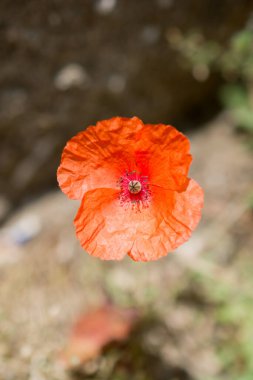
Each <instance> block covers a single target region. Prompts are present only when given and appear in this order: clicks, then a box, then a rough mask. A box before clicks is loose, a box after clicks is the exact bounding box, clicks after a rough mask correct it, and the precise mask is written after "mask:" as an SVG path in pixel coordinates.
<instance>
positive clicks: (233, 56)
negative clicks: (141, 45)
mask: <svg viewBox="0 0 253 380" xmlns="http://www.w3.org/2000/svg"><path fill="white" fill-rule="evenodd" d="M167 37H168V41H169V43H170V45H171V46H172V47H173V48H174V49H175V50H177V51H178V52H179V53H180V56H181V57H182V58H183V59H182V64H183V65H184V66H185V67H186V68H188V69H189V70H191V71H192V74H193V76H194V77H195V79H196V80H199V81H205V80H207V78H208V77H209V75H210V73H211V72H216V73H218V74H219V75H220V76H221V77H222V78H223V80H224V86H223V87H222V88H221V94H220V99H221V101H222V104H223V105H224V107H225V109H227V110H229V111H230V113H231V114H232V116H233V118H234V120H235V122H236V124H237V126H238V127H240V128H242V129H243V130H245V131H247V132H248V133H249V134H250V135H251V137H252V139H253V110H252V109H253V107H252V106H253V30H252V29H251V28H250V27H245V29H243V30H241V31H239V32H238V33H236V34H235V35H233V36H232V38H231V39H230V41H229V42H228V44H227V46H222V45H220V44H219V43H217V42H216V41H209V40H207V39H205V38H204V36H203V35H202V34H201V33H200V32H191V33H188V34H187V35H183V34H182V33H181V32H180V31H179V30H177V29H176V30H169V31H168V35H167ZM251 142H252V141H251Z"/></svg>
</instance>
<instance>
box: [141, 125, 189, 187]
mask: <svg viewBox="0 0 253 380" xmlns="http://www.w3.org/2000/svg"><path fill="white" fill-rule="evenodd" d="M137 139H138V141H139V142H138V143H137V154H141V155H142V156H143V155H144V153H145V152H148V155H149V157H150V159H149V160H148V161H149V162H148V166H149V168H148V171H149V175H150V181H151V183H152V184H154V185H157V186H162V187H163V188H166V189H169V190H174V191H184V190H185V189H186V188H187V186H188V183H189V179H188V178H187V175H188V171H189V167H190V164H191V161H192V156H191V154H190V141H189V139H188V138H187V137H186V136H184V135H183V134H182V133H181V132H179V131H178V130H177V129H176V128H174V127H172V126H171V125H164V124H154V125H153V124H146V125H145V126H144V128H143V129H142V130H141V131H140V132H139V133H138V134H137ZM138 151H139V152H138Z"/></svg>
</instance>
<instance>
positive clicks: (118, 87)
mask: <svg viewBox="0 0 253 380" xmlns="http://www.w3.org/2000/svg"><path fill="white" fill-rule="evenodd" d="M107 86H108V89H109V90H110V91H111V92H113V93H115V94H120V93H121V92H122V91H123V90H124V88H125V86H126V80H125V78H124V77H123V76H122V75H119V74H113V75H111V76H110V77H109V79H108V84H107Z"/></svg>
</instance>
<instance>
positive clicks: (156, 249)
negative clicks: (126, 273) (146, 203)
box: [129, 180, 204, 261]
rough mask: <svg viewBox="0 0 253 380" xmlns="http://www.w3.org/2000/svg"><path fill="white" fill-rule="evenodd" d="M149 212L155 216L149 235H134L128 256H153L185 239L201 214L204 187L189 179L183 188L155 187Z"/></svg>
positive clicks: (164, 252) (164, 253)
mask: <svg viewBox="0 0 253 380" xmlns="http://www.w3.org/2000/svg"><path fill="white" fill-rule="evenodd" d="M153 197H154V199H153V206H152V208H151V210H150V212H153V214H154V217H155V225H154V228H153V232H152V233H151V234H150V235H149V236H145V235H142V234H141V230H139V233H138V234H137V235H136V239H135V241H134V244H133V247H132V249H131V252H129V256H130V257H131V258H132V259H133V260H135V261H150V260H156V259H158V258H160V257H162V256H165V255H167V253H168V252H171V251H173V250H174V249H176V248H177V247H178V246H180V245H181V244H183V243H184V242H185V241H187V240H188V239H189V238H190V236H191V234H192V231H193V230H194V229H195V228H196V226H197V224H198V223H199V220H200V218H201V209H202V207H203V197H204V195H203V190H202V189H201V187H200V186H199V185H198V184H197V183H196V182H195V181H194V180H190V182H189V184H188V187H187V189H186V190H185V191H184V192H180V193H179V192H170V191H167V190H164V189H158V190H157V191H156V192H155V194H153Z"/></svg>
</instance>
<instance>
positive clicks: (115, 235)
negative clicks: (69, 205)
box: [57, 117, 203, 261]
mask: <svg viewBox="0 0 253 380" xmlns="http://www.w3.org/2000/svg"><path fill="white" fill-rule="evenodd" d="M189 150H190V143H189V140H188V139H187V138H186V137H185V136H184V135H183V134H182V133H180V132H178V131H177V130H176V129H175V128H174V127H172V126H169V125H163V124H156V125H151V124H143V122H142V121H141V120H140V119H138V118H137V117H133V118H122V117H114V118H112V119H109V120H103V121H100V122H98V123H97V124H96V126H90V127H88V128H87V129H86V130H85V131H83V132H80V133H78V134H77V135H76V136H75V137H73V138H72V139H71V140H70V141H68V143H67V145H66V146H65V148H64V150H63V154H62V159H61V164H60V166H59V168H58V172H57V177H58V182H59V185H60V187H61V189H62V191H63V192H64V193H65V194H66V195H67V196H68V197H69V198H71V199H80V200H82V202H81V206H80V208H79V210H78V212H77V215H76V217H75V220H74V224H75V227H76V234H77V237H78V239H79V240H80V243H81V245H82V247H83V248H84V249H85V250H86V251H87V252H88V253H89V254H90V255H93V256H96V257H99V258H100V259H104V260H120V259H122V258H123V257H124V256H125V255H126V254H128V255H129V256H130V257H131V258H132V259H133V260H135V261H150V260H156V259H158V258H160V257H162V256H165V255H167V253H168V252H170V251H172V250H174V249H175V248H177V247H178V246H179V245H181V244H182V243H184V242H185V241H186V240H188V239H189V237H190V235H191V233H192V231H193V230H194V229H195V227H196V226H197V224H198V222H199V220H200V217H201V209H202V207H203V191H202V189H201V187H200V186H199V185H198V184H197V183H196V182H195V181H194V180H192V179H190V178H188V177H187V174H188V171H189V166H190V164H191V160H192V157H191V155H190V153H189Z"/></svg>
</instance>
